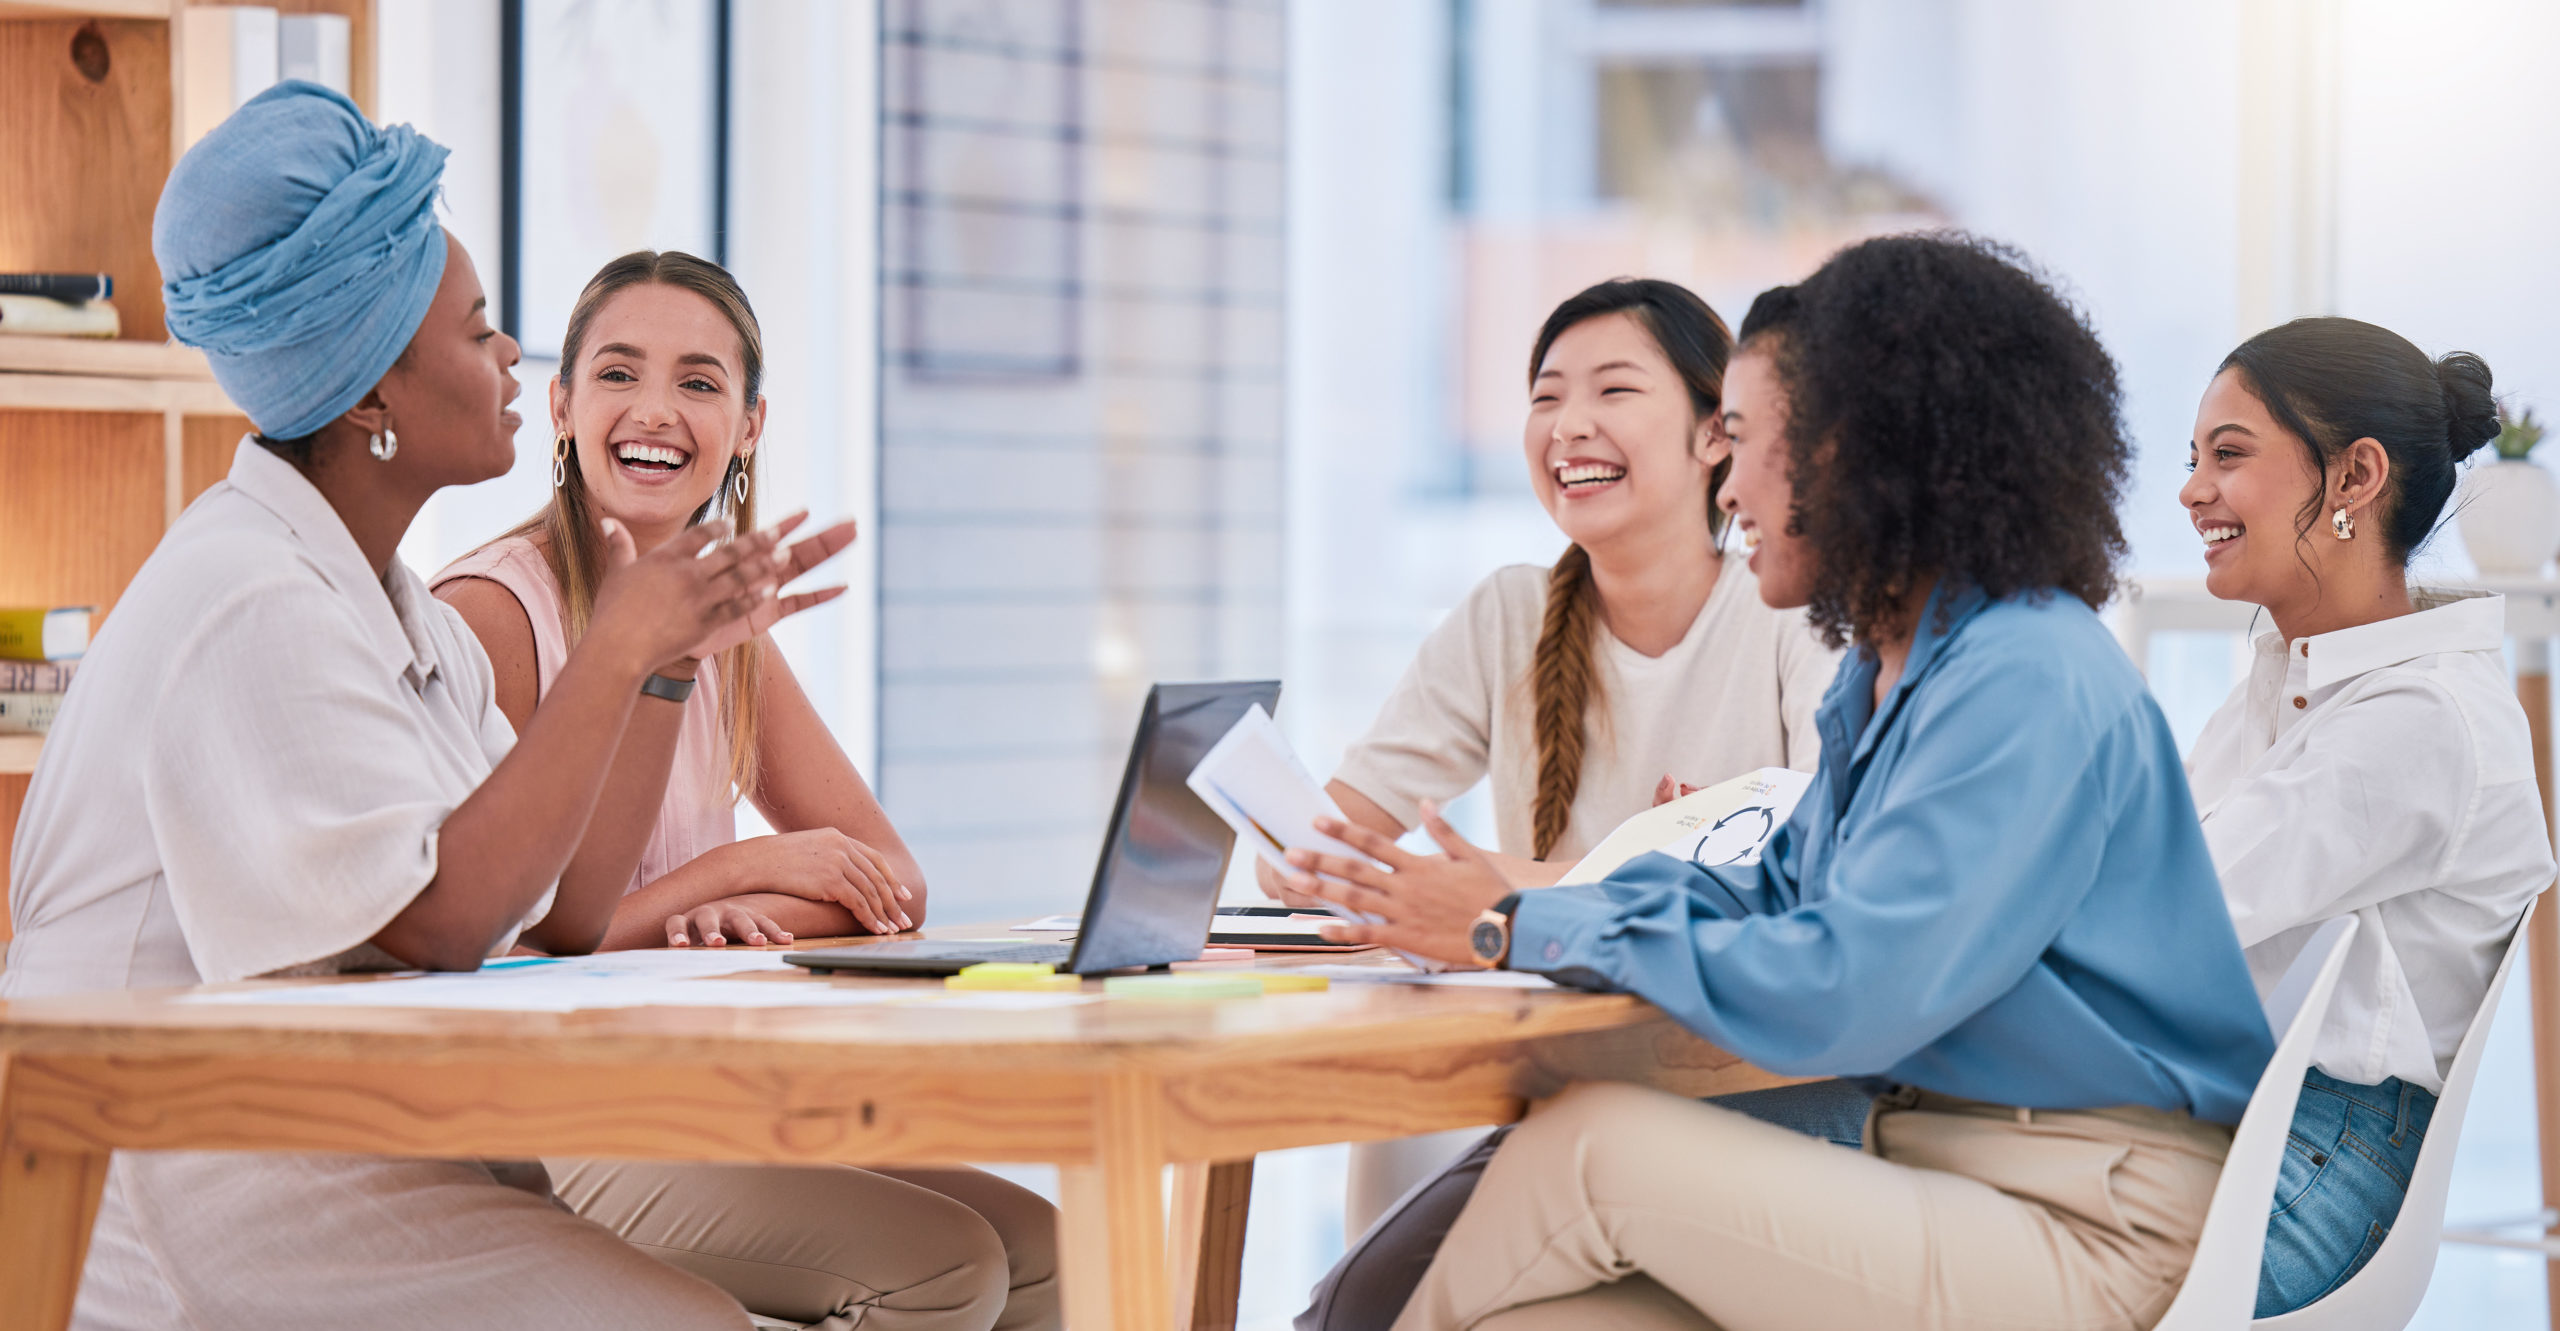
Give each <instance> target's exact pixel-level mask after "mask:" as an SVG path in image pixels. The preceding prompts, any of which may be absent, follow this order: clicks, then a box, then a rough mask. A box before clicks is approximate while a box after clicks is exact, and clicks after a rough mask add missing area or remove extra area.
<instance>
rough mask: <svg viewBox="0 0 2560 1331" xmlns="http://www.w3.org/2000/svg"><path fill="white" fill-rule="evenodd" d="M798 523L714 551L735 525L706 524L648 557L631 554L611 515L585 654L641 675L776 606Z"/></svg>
mask: <svg viewBox="0 0 2560 1331" xmlns="http://www.w3.org/2000/svg"><path fill="white" fill-rule="evenodd" d="M798 523H799V519H797V518H794V519H791V520H788V521H785V522H781V523H776V524H775V525H774V526H773V527H771V528H769V529H767V530H765V531H760V532H750V533H748V534H747V535H744V536H740V537H738V538H737V539H736V540H733V541H730V542H728V543H727V544H725V545H721V546H720V547H719V548H718V549H711V547H712V546H713V545H714V544H715V543H717V542H719V541H720V540H721V538H723V537H725V536H727V535H728V534H729V524H728V523H726V522H706V523H703V524H701V525H700V526H696V527H687V528H685V529H684V530H683V531H681V532H678V533H677V534H676V536H675V538H674V539H673V540H670V541H668V542H667V543H666V544H664V545H662V546H659V547H658V548H657V549H655V550H652V551H650V552H649V553H647V554H645V555H643V554H637V553H636V552H635V551H634V550H633V548H632V544H631V533H630V531H629V530H628V529H626V528H625V527H624V526H623V525H622V524H621V523H619V522H617V521H615V520H613V519H612V518H606V519H605V520H604V522H603V529H604V540H605V577H604V585H603V586H602V587H600V588H598V589H597V591H596V607H595V614H594V616H593V618H591V619H590V620H589V621H588V627H587V634H586V638H585V640H584V641H583V642H582V643H580V648H581V650H585V649H587V648H589V647H591V646H592V647H598V648H603V649H605V650H607V651H609V652H611V653H612V654H613V659H617V660H619V661H621V662H622V663H623V664H625V665H627V666H630V667H632V668H634V669H637V670H641V671H647V670H652V669H655V668H657V667H658V666H659V665H662V664H664V663H666V662H668V661H672V660H675V659H677V658H678V657H681V656H683V655H684V654H685V653H686V652H688V651H690V650H691V649H692V648H693V646H694V644H696V643H699V642H701V641H703V640H704V639H706V638H708V637H710V636H711V635H712V634H713V633H715V632H717V631H718V630H719V629H721V628H723V627H724V626H726V625H728V624H729V623H731V622H733V621H735V620H739V619H743V618H746V617H747V616H749V615H752V614H754V613H755V612H756V611H758V610H759V609H761V608H762V607H764V606H765V605H767V604H769V603H771V602H772V601H773V599H774V593H775V592H776V591H777V590H779V589H780V587H781V586H782V577H783V571H784V568H785V564H784V562H783V560H782V558H781V554H780V546H781V544H782V538H783V537H784V536H785V535H788V534H789V533H790V531H791V529H792V528H793V527H794V526H797V525H798ZM706 550H709V551H710V553H708V554H705V553H704V551H706Z"/></svg>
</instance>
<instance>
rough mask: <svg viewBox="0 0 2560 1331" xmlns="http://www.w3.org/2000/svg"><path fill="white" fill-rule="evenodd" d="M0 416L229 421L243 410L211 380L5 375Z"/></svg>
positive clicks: (1, 383)
mask: <svg viewBox="0 0 2560 1331" xmlns="http://www.w3.org/2000/svg"><path fill="white" fill-rule="evenodd" d="M0 411H128V412H163V411H178V412H186V413H189V414H194V415H226V416H227V415H233V414H236V413H237V412H238V411H239V408H237V407H234V406H232V405H231V400H230V399H229V398H226V397H224V396H223V395H222V390H221V389H220V388H217V387H215V386H214V384H213V381H212V380H209V379H204V380H198V379H108V378H99V377H92V376H89V375H78V374H0Z"/></svg>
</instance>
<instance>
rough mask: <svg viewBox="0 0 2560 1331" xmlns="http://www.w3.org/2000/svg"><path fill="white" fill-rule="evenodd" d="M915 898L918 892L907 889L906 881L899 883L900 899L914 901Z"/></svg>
mask: <svg viewBox="0 0 2560 1331" xmlns="http://www.w3.org/2000/svg"><path fill="white" fill-rule="evenodd" d="M915 899H916V894H915V893H913V892H910V891H908V890H907V887H906V884H904V883H900V884H899V885H898V900H900V901H913V900H915Z"/></svg>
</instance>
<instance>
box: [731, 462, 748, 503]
mask: <svg viewBox="0 0 2560 1331" xmlns="http://www.w3.org/2000/svg"><path fill="white" fill-rule="evenodd" d="M729 465H730V466H732V467H735V468H737V471H736V472H735V473H733V474H732V475H731V476H730V478H729V493H730V494H732V495H735V496H736V497H737V498H736V500H735V501H734V502H732V503H731V504H730V505H729V507H730V508H731V509H732V510H735V509H738V508H741V507H744V506H745V504H746V502H747V460H746V459H745V458H740V459H738V460H737V461H735V462H733V463H730V464H729Z"/></svg>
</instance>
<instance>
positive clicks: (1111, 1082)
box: [0, 929, 1794, 1331]
mask: <svg viewBox="0 0 2560 1331" xmlns="http://www.w3.org/2000/svg"><path fill="white" fill-rule="evenodd" d="M937 932H945V931H937ZM966 932H971V933H977V934H983V933H984V932H986V931H985V930H983V929H980V930H971V931H966ZM769 978H770V982H771V983H776V984H840V985H842V984H864V985H880V984H910V985H916V984H917V983H918V982H912V981H886V980H853V979H837V980H827V979H820V978H816V977H812V976H804V975H797V974H793V975H773V976H770V977H769ZM364 982H365V981H361V980H356V981H303V982H282V983H364ZM918 987H922V986H921V985H919V986H918ZM1089 987H1098V986H1093V985H1091V984H1090V983H1089ZM183 992H185V991H156V992H138V993H112V994H102V995H96V996H90V997H81V998H60V999H40V1000H29V1001H21V1002H15V1003H0V1291H5V1297H0V1331H59V1328H61V1327H62V1326H63V1325H64V1324H65V1323H66V1322H67V1321H68V1320H69V1317H70V1309H71V1301H72V1297H73V1295H74V1294H75V1292H76V1291H77V1288H78V1283H79V1273H80V1264H81V1260H82V1255H83V1252H84V1250H85V1248H86V1245H87V1241H88V1234H89V1228H90V1224H91V1222H92V1220H93V1219H94V1218H95V1216H96V1214H97V1207H98V1198H99V1194H100V1190H101V1188H102V1186H103V1185H104V1182H105V1178H106V1169H107V1158H108V1152H110V1151H113V1150H125V1149H132V1150H180V1149H185V1150H207V1149H212V1150H246V1151H359V1152H371V1153H378V1154H385V1155H411V1156H441V1157H467V1156H486V1157H529V1156H546V1155H587V1156H612V1157H625V1158H647V1159H682V1160H741V1161H769V1162H775V1163H784V1164H811V1163H820V1162H834V1163H840V1164H849V1165H908V1164H943V1163H966V1162H972V1161H1033V1162H1047V1163H1051V1164H1055V1165H1057V1166H1059V1172H1060V1184H1061V1188H1060V1192H1061V1212H1062V1214H1061V1219H1060V1248H1061V1254H1060V1257H1061V1262H1062V1266H1063V1276H1064V1281H1065V1288H1064V1296H1065V1300H1066V1307H1067V1310H1068V1323H1069V1325H1070V1326H1072V1327H1074V1328H1076V1331H1096V1329H1097V1328H1102V1327H1114V1328H1148V1329H1149V1331H1163V1329H1164V1328H1166V1327H1170V1326H1189V1327H1228V1326H1232V1325H1233V1324H1234V1321H1235V1300H1236V1284H1237V1275H1238V1269H1239V1263H1240V1262H1241V1259H1242V1250H1243V1239H1244V1219H1245V1207H1244V1201H1245V1198H1246V1196H1247V1195H1248V1192H1249V1190H1250V1187H1251V1180H1252V1169H1253V1157H1254V1155H1255V1154H1256V1153H1257V1152H1261V1151H1271V1150H1280V1149H1284V1148H1288V1147H1296V1146H1313V1145H1319V1144H1322V1143H1327V1142H1345V1141H1366V1140H1374V1139H1378V1138H1386V1137H1400V1136H1407V1135H1410V1134H1414V1133H1422V1132H1435V1131H1440V1130H1443V1129H1448V1128H1460V1127H1466V1126H1469V1125H1471V1124H1486V1123H1500V1122H1508V1121H1510V1120H1512V1119H1514V1118H1517V1117H1518V1116H1519V1114H1520V1113H1521V1110H1522V1107H1523V1097H1526V1096H1533V1095H1539V1094H1545V1093H1549V1092H1551V1091H1553V1090H1554V1089H1557V1088H1559V1087H1560V1086H1561V1085H1562V1084H1563V1083H1564V1082H1566V1081H1567V1080H1571V1079H1577V1078H1606V1079H1617V1080H1633V1081H1644V1082H1648V1083H1651V1084H1656V1085H1661V1086H1665V1087H1669V1088H1671V1089H1675V1090H1678V1091H1680V1092H1682V1093H1685V1094H1692V1095H1710V1094H1720V1093H1723V1092H1727V1091H1738V1090H1746V1089H1752V1088H1757V1087H1763V1086H1772V1085H1779V1084H1782V1083H1784V1082H1786V1081H1789V1080H1794V1079H1791V1078H1783V1077H1777V1076H1773V1075H1771V1074H1768V1073H1764V1072H1761V1071H1759V1070H1757V1069H1754V1068H1751V1067H1749V1066H1747V1065H1745V1064H1743V1063H1741V1062H1740V1061H1739V1060H1737V1059H1735V1058H1734V1057H1733V1056H1731V1055H1729V1054H1726V1053H1723V1052H1721V1051H1719V1050H1717V1049H1715V1048H1713V1047H1712V1046H1709V1045H1707V1044H1704V1043H1703V1042H1701V1041H1699V1040H1698V1039H1696V1038H1695V1037H1693V1036H1691V1035H1690V1034H1688V1033H1687V1032H1686V1031H1684V1030H1682V1029H1680V1028H1679V1027H1678V1026H1677V1025H1675V1024H1673V1023H1672V1022H1671V1021H1670V1020H1669V1019H1668V1018H1666V1017H1664V1016H1663V1015H1662V1014H1661V1013H1660V1012H1659V1011H1658V1010H1656V1009H1655V1008H1653V1007H1652V1006H1651V1005H1649V1004H1646V1003H1644V1002H1642V1001H1640V1000H1637V999H1633V998H1627V997H1622V996H1616V995H1592V994H1574V993H1565V992H1554V993H1535V992H1527V991H1520V990H1491V989H1475V990H1464V989H1448V988H1417V987H1413V986H1408V985H1370V984H1345V983H1337V984H1335V985H1334V986H1333V988H1332V989H1331V991H1329V992H1325V993H1309V994H1285V995H1272V996H1269V997H1265V998H1261V999H1244V1000H1229V1001H1224V1002H1209V1003H1171V1002H1147V1001H1133V1000H1128V999H1110V1000H1106V1001H1103V1002H1098V1003H1090V1004H1085V1005H1082V1006H1077V1007H1067V1008H1052V1009H1045V1010H1036V1011H1016V1012H991V1011H984V1010H974V1011H972V1010H952V1009H937V1008H935V1007H933V1006H930V1005H918V1006H893V1007H840V1008H799V1009H776V1008H649V1009H617V1010H604V1011H592V1012H579V1013H570V1014H565V1015H560V1014H548V1013H519V1012H469V1011H439V1010H425V1009H399V1008H356V1007H347V1008H322V1007H308V1006H304V1007H283V1006H274V1007H243V1006H231V1005H209V1004H188V1003H182V1002H177V1001H174V1000H175V998H176V996H177V995H178V994H179V993H183ZM1168 1165H1172V1166H1177V1167H1179V1173H1178V1175H1177V1184H1178V1186H1177V1190H1176V1193H1175V1203H1174V1208H1173V1209H1174V1214H1173V1216H1172V1217H1171V1224H1170V1226H1169V1225H1168V1216H1167V1214H1166V1208H1165V1203H1164V1191H1163V1182H1164V1170H1165V1168H1166V1166H1168Z"/></svg>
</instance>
